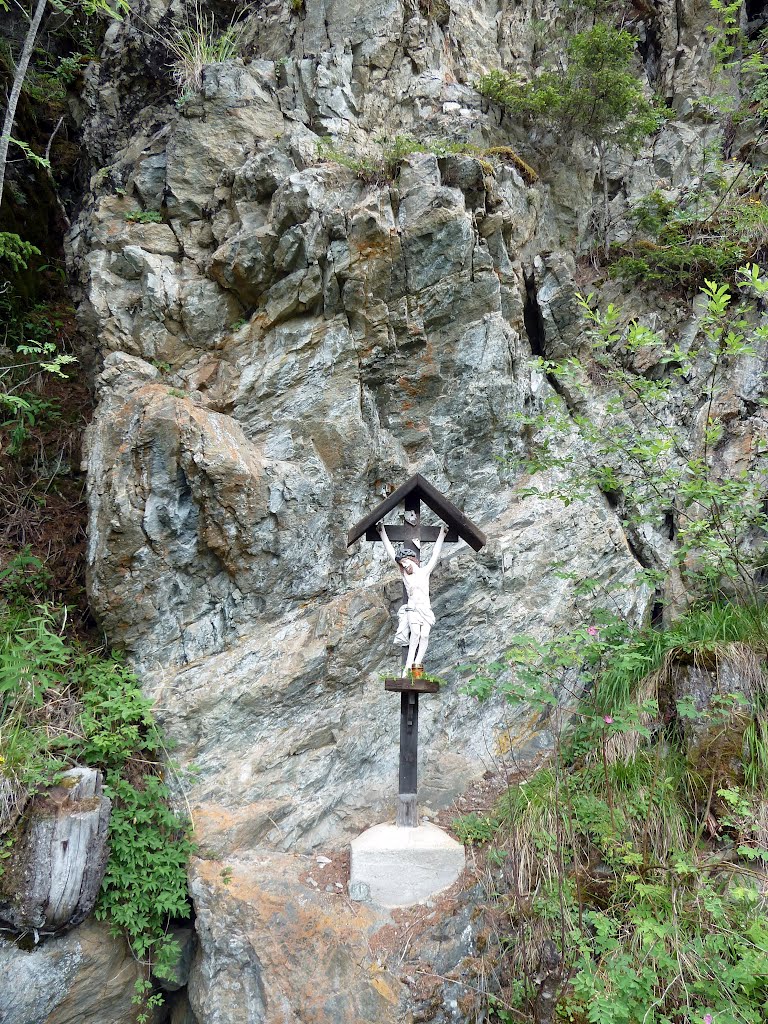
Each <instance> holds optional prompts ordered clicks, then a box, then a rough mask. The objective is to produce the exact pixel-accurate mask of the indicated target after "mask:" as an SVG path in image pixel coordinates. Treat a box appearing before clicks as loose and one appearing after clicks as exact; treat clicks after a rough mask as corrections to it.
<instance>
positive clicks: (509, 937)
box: [459, 603, 768, 1024]
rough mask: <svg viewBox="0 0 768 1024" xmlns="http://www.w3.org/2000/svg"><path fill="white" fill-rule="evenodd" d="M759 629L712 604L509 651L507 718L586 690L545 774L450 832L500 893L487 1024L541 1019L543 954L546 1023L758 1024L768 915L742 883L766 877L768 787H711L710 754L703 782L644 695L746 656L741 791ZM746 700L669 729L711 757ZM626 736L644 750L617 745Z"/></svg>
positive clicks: (760, 695) (758, 711) (759, 692)
mask: <svg viewBox="0 0 768 1024" xmlns="http://www.w3.org/2000/svg"><path fill="white" fill-rule="evenodd" d="M767 626H768V612H766V610H765V608H764V607H762V606H758V607H751V608H745V607H741V606H739V605H733V604H730V605H729V604H725V603H723V604H721V605H719V606H717V607H713V608H702V609H700V610H697V611H695V612H692V613H691V614H689V615H687V616H685V617H683V618H682V619H680V620H679V621H677V622H675V623H674V624H673V625H672V626H671V627H669V628H668V629H666V630H661V631H658V632H657V633H656V634H655V635H653V631H650V630H641V631H637V630H633V629H630V628H629V627H627V626H626V625H625V624H622V623H617V628H615V629H613V630H612V629H611V628H610V627H609V623H608V621H607V620H606V621H605V622H603V623H601V625H600V627H599V628H597V627H593V628H589V629H586V628H579V629H575V630H572V631H570V632H568V633H565V634H562V635H560V636H559V637H557V638H556V640H555V641H554V642H553V643H535V642H534V641H525V642H522V643H520V644H517V645H516V646H515V647H514V648H513V649H512V651H511V652H510V655H509V657H508V659H507V660H506V668H507V669H508V670H511V676H510V678H511V679H512V682H511V683H507V681H506V680H505V679H503V677H502V676H500V674H499V673H498V672H492V673H491V675H494V674H495V675H496V676H497V677H499V678H500V679H501V680H503V681H501V683H500V685H501V688H502V692H504V693H505V695H506V696H507V699H508V700H510V701H511V702H512V704H513V705H520V704H530V703H533V706H534V707H538V708H539V709H540V710H541V711H542V712H544V713H548V712H549V710H550V709H551V708H552V707H553V704H556V703H557V698H556V696H555V695H556V694H557V693H559V692H562V690H563V688H564V687H568V685H569V684H568V680H569V679H570V680H572V679H573V674H574V671H577V672H579V673H580V675H581V679H580V685H581V686H583V687H585V688H586V692H585V694H584V695H583V696H582V697H581V698H580V699H578V700H577V701H574V700H572V701H571V703H570V706H569V707H568V713H569V716H570V717H571V721H572V723H574V727H572V728H571V727H569V728H566V729H565V730H564V731H563V732H562V733H561V735H560V737H559V742H558V743H557V745H556V749H555V753H554V756H553V757H552V759H551V762H550V763H549V764H548V765H546V766H545V767H543V768H540V769H539V770H538V771H536V772H535V773H534V774H533V775H532V776H531V777H530V778H529V779H528V780H527V781H525V782H522V783H519V784H516V785H513V786H512V787H510V789H509V790H508V791H507V792H506V793H505V794H504V795H503V797H502V798H501V800H500V801H499V804H498V806H497V808H496V810H495V812H494V814H493V815H491V816H486V817H482V818H481V817H478V816H477V815H473V816H468V817H467V818H464V819H461V821H460V822H459V825H460V827H463V828H465V830H466V832H467V836H468V838H469V839H471V840H472V841H483V842H486V841H489V834H488V833H489V832H492V833H493V836H492V838H490V842H491V843H492V846H491V854H492V856H491V862H492V863H493V864H496V865H502V866H503V877H504V878H505V880H506V886H501V888H500V889H497V891H496V893H495V895H494V896H493V899H494V901H495V902H497V903H498V904H499V910H500V911H501V913H502V915H503V916H502V920H506V921H508V922H509V925H508V928H507V930H506V932H505V933H503V934H502V942H501V946H500V950H499V951H498V952H497V954H496V959H495V961H494V975H495V977H496V978H497V979H498V983H499V984H500V985H501V986H503V987H502V992H503V993H504V996H505V998H503V999H501V998H500V997H499V995H496V996H495V997H494V1003H493V1009H494V1011H495V1012H496V1014H497V1015H498V1014H499V1009H503V1011H504V1012H506V1013H507V1014H508V1015H509V1016H508V1018H507V1019H509V1020H519V1021H528V1020H533V1019H536V1020H538V1019H539V1016H538V1009H537V997H538V994H539V985H540V984H541V982H542V972H541V971H540V960H541V955H542V951H543V949H544V947H545V944H546V943H549V944H550V945H551V947H552V948H553V949H554V950H555V951H556V953H557V957H558V958H559V960H558V967H557V971H558V974H557V978H556V981H557V987H556V999H557V1015H556V1019H557V1020H561V1021H571V1022H579V1024H582V1022H584V1021H589V1022H594V1024H604V1022H614V1024H649V1022H650V1024H678V1022H682V1021H686V1022H687V1021H699V1022H701V1021H705V1020H706V1019H707V1015H709V1016H710V1017H711V1018H712V1020H713V1021H718V1022H719V1021H726V1022H728V1024H744V1022H748V1024H758V1022H761V1021H763V1020H764V1019H765V1012H766V1007H768V905H767V904H768V899H767V897H766V894H765V892H764V889H763V888H762V887H761V878H760V876H758V875H756V873H755V871H754V869H753V867H752V865H753V864H754V863H755V862H757V863H759V864H765V863H767V862H768V848H767V847H768V831H767V830H766V807H768V775H766V773H765V771H764V770H763V771H760V770H758V769H757V767H756V766H755V770H754V771H753V779H752V782H753V785H752V787H751V788H750V787H749V785H748V786H747V787H742V786H740V785H738V784H723V783H722V782H719V781H718V780H719V779H720V766H719V765H718V764H717V760H716V758H714V759H713V758H712V749H713V748H711V747H710V748H709V751H710V753H709V755H708V760H707V763H706V764H705V765H704V766H703V768H702V770H701V771H700V770H699V768H698V767H697V764H696V763H694V762H693V761H692V760H691V758H690V754H691V752H692V751H691V750H688V749H687V748H686V743H685V740H684V736H683V733H682V732H680V731H675V730H674V729H672V728H671V723H670V717H669V708H660V706H659V701H658V700H655V701H654V700H648V699H646V698H645V694H646V693H647V692H648V687H647V685H646V684H647V681H648V680H649V679H652V678H653V677H654V675H656V676H658V673H659V671H660V670H661V669H663V668H665V670H669V671H671V670H672V667H673V666H674V665H675V664H680V665H682V666H685V665H686V664H688V663H691V662H693V663H702V662H705V663H706V664H708V665H710V666H711V671H713V672H716V671H717V664H718V660H719V659H723V660H725V659H727V658H728V657H729V656H732V655H733V651H730V652H729V650H728V646H729V645H731V646H732V647H733V646H736V647H738V648H739V656H740V657H741V658H742V664H743V665H744V666H745V668H746V665H747V662H746V661H744V658H745V657H746V655H745V654H744V650H743V649H744V647H745V645H746V646H747V647H748V649H749V651H750V652H751V654H750V657H753V658H754V659H755V660H754V664H755V665H756V666H758V668H757V670H756V673H757V674H756V675H754V678H756V679H760V680H761V681H760V682H759V683H758V684H757V687H756V689H755V691H754V693H753V699H752V703H751V707H750V709H749V714H751V716H752V718H751V728H752V729H753V731H754V735H753V736H751V737H750V738H749V739H748V740H747V742H746V744H745V750H746V759H745V765H744V767H745V774H746V765H747V763H748V761H749V758H750V757H751V758H752V759H753V760H755V755H757V757H759V758H760V759H761V761H760V763H761V764H762V765H763V766H764V765H765V763H766V752H767V751H768V747H767V746H766V744H765V737H764V735H763V733H764V723H765V687H766V683H768V678H766V676H765V674H764V673H765V667H766V654H767V651H768V648H767V647H766V627H767ZM752 671H753V674H754V671H755V670H754V669H753V670H752ZM536 687H538V694H537V690H536ZM468 692H470V693H474V692H475V690H474V688H473V685H472V683H471V682H470V685H469V688H468ZM491 692H493V691H491ZM742 699H743V695H742V694H741V693H739V694H731V695H729V694H725V693H724V694H721V695H720V698H719V703H718V701H715V702H714V704H713V705H712V706H710V707H709V708H705V709H702V710H701V711H697V710H696V709H695V708H694V707H693V706H692V704H691V703H690V702H687V703H686V702H684V701H681V702H680V705H681V706H680V707H679V708H678V712H679V713H680V712H682V713H684V714H685V716H686V717H687V718H688V719H693V720H696V721H697V723H698V724H699V725H701V726H704V727H705V728H707V729H709V731H710V734H711V735H713V736H714V737H715V739H716V740H717V741H718V742H722V741H723V737H724V734H725V730H724V726H725V725H726V724H727V725H728V726H729V727H731V726H734V724H735V723H738V721H739V720H740V716H742V715H743V713H744V711H745V709H744V706H743V704H742ZM606 709H610V713H607V712H606ZM734 710H735V712H736V713H737V717H736V718H733V717H732V715H733V712H734ZM638 728H640V729H641V730H642V732H643V737H644V739H643V742H644V745H643V746H640V747H638V746H637V744H636V743H627V740H628V738H629V737H630V736H631V734H632V733H635V732H637V730H638ZM758 730H763V732H760V733H759V734H758ZM725 738H726V740H727V736H726V737H725ZM745 739H746V734H745ZM737 747H738V743H737ZM728 770H729V771H730V770H731V769H730V766H729V768H728ZM497 885H498V883H497ZM500 1019H503V1018H500Z"/></svg>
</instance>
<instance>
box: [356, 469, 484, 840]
mask: <svg viewBox="0 0 768 1024" xmlns="http://www.w3.org/2000/svg"><path fill="white" fill-rule="evenodd" d="M422 501H424V503H425V504H426V505H428V506H429V508H431V509H432V511H433V512H435V513H436V514H437V515H438V516H439V517H440V518H441V519H442V521H443V522H444V523H445V525H446V527H447V532H446V534H445V538H444V543H448V544H451V543H457V542H458V540H459V539H462V540H465V541H466V542H467V543H468V544H469V545H470V546H471V547H472V548H474V549H475V551H479V550H480V548H481V547H483V546H484V544H485V543H486V538H485V534H484V533H483V532H482V531H481V530H479V529H478V528H477V527H476V526H475V525H474V523H472V522H471V521H470V520H469V519H467V517H466V516H465V515H464V514H463V513H462V512H461V511H460V510H459V509H458V508H456V506H455V505H453V504H452V503H451V502H450V501H449V500H448V499H447V498H446V497H445V496H444V495H442V494H441V493H440V492H439V491H438V490H437V489H436V488H435V487H433V486H432V484H430V483H429V482H428V481H427V480H425V479H424V477H422V476H421V475H420V474H418V473H417V474H416V475H415V476H413V477H411V478H410V480H408V481H406V483H404V484H403V485H402V486H401V487H398V488H397V490H396V491H393V493H392V494H390V495H389V497H388V498H386V499H385V500H384V501H383V502H382V503H381V504H380V505H379V506H377V508H375V509H374V510H373V512H371V513H369V514H368V515H367V516H366V517H365V518H364V519H362V520H361V521H360V522H359V523H358V524H357V525H356V526H354V527H353V528H352V529H351V530H350V531H349V534H348V536H347V545H348V546H349V545H351V544H353V543H354V542H355V541H356V540H358V539H359V538H360V537H362V536H364V537H365V539H366V540H369V541H374V542H381V537H380V535H379V532H378V524H379V523H380V522H382V520H383V518H384V516H385V515H386V514H387V513H388V512H389V511H390V510H391V509H393V508H395V507H396V506H397V505H399V504H400V503H401V502H402V504H403V505H404V506H405V514H406V522H405V523H404V524H403V525H402V526H401V525H399V524H396V525H392V526H386V524H385V529H386V532H387V537H388V538H389V540H390V541H400V542H402V541H405V542H406V543H407V542H409V541H410V542H411V543H414V542H415V543H416V546H417V547H418V548H419V553H420V554H421V544H422V543H424V542H430V541H432V542H434V541H436V540H437V539H438V536H439V530H438V528H437V527H434V526H422V524H421V502H422ZM409 513H411V514H410V515H409ZM403 602H404V603H405V604H408V592H407V590H406V586H405V583H403ZM432 621H434V618H433V619H432ZM425 644H426V641H425ZM407 657H408V656H407V648H403V654H402V665H403V669H404V668H405V665H406V662H407ZM384 689H385V690H389V691H394V692H399V694H400V759H399V771H398V799H397V824H398V826H399V827H401V828H416V827H417V826H418V824H419V812H418V806H417V802H416V795H417V782H418V747H419V694H420V693H437V692H438V690H439V685H438V684H437V683H436V682H435V681H433V680H430V679H424V678H421V677H419V676H417V675H415V674H414V673H410V672H409V673H406V672H405V671H402V672H401V675H400V677H399V678H388V679H385V680H384Z"/></svg>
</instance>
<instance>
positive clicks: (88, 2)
mask: <svg viewBox="0 0 768 1024" xmlns="http://www.w3.org/2000/svg"><path fill="white" fill-rule="evenodd" d="M47 3H48V0H35V3H34V8H33V11H32V14H31V16H28V17H29V28H28V29H27V34H26V36H25V38H24V44H23V46H22V48H21V53H20V54H19V57H18V60H17V62H16V68H15V71H14V75H13V83H12V85H11V91H10V94H9V96H8V102H7V105H6V108H5V114H4V117H3V131H2V135H0V204H2V201H3V185H4V182H5V169H6V166H7V164H8V147H9V145H10V143H11V142H14V143H16V145H18V146H20V147H21V149H22V150H23V151H24V152H25V154H26V155H27V156H28V157H30V158H31V159H32V160H34V161H35V162H37V163H47V161H44V160H42V158H40V157H37V156H36V155H35V154H34V153H32V152H31V150H30V149H29V147H28V146H26V145H25V144H24V143H23V142H19V141H18V140H16V139H14V138H13V137H12V135H11V132H12V131H13V122H14V120H15V118H16V107H17V106H18V103H19V97H20V96H21V90H22V88H23V86H24V79H25V78H26V75H27V71H28V69H29V62H30V59H31V57H32V51H33V50H34V48H35V40H36V39H37V36H38V33H39V31H40V25H41V24H42V20H43V15H44V14H45V10H46V6H47ZM52 6H54V7H55V9H56V10H57V11H60V10H62V9H66V7H67V4H65V3H63V2H62V0H57V2H56V4H55V5H52ZM69 6H79V7H80V8H81V9H82V10H83V11H84V12H85V13H86V14H88V15H92V14H97V13H102V14H108V15H109V16H110V17H112V18H118V19H120V17H121V15H120V12H121V11H122V12H123V13H127V12H128V10H129V9H130V8H129V4H128V0H114V6H110V2H109V0H79V2H76V3H72V4H70V5H69ZM7 10H8V2H7V0H0V11H7ZM22 10H23V8H22Z"/></svg>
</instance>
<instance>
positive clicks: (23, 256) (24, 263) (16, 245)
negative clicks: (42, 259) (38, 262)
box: [0, 231, 40, 273]
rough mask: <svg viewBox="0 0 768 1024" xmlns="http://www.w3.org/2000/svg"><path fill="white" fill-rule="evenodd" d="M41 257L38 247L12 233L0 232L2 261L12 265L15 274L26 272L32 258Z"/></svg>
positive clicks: (0, 259)
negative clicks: (21, 271)
mask: <svg viewBox="0 0 768 1024" xmlns="http://www.w3.org/2000/svg"><path fill="white" fill-rule="evenodd" d="M39 255H40V250H39V249H38V248H37V246H36V245H32V243H31V242H25V241H24V240H23V239H22V238H20V237H19V235H16V234H14V233H13V232H12V231H0V261H4V262H5V263H8V264H10V267H11V270H12V271H14V273H18V271H20V270H26V269H27V267H28V266H29V261H30V260H31V259H32V257H33V256H39Z"/></svg>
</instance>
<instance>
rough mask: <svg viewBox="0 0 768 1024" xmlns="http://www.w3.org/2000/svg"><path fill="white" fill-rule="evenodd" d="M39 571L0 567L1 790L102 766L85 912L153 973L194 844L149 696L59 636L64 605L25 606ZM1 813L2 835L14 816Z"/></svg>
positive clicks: (182, 910)
mask: <svg viewBox="0 0 768 1024" xmlns="http://www.w3.org/2000/svg"><path fill="white" fill-rule="evenodd" d="M41 572H42V566H41V565H40V564H39V562H38V560H37V559H34V558H32V557H31V556H28V555H21V556H19V557H17V558H16V559H15V560H14V563H13V564H12V565H11V566H10V567H9V568H8V569H7V570H6V571H4V572H3V574H2V575H0V749H2V757H0V781H1V782H3V783H4V786H0V796H2V792H4V791H7V792H10V793H14V794H17V793H18V791H19V788H21V789H23V790H26V792H27V793H33V792H35V791H36V790H39V789H40V788H41V787H44V786H46V785H48V784H50V783H52V782H54V781H55V780H56V778H57V775H58V773H59V772H61V771H62V770H64V769H66V768H68V767H70V766H72V765H74V764H87V765H89V766H91V767H94V768H98V769H100V770H101V771H102V772H103V774H104V778H105V792H106V794H107V796H109V798H110V799H111V800H112V812H111V816H110V825H109V835H110V855H109V861H108V864H107V870H106V874H105V877H104V881H103V884H102V889H101V894H100V897H99V900H98V903H97V905H96V909H95V916H96V917H97V918H99V919H101V920H106V921H108V922H109V923H110V924H111V926H112V927H113V928H114V929H115V931H116V932H122V933H123V934H125V935H126V937H127V939H128V941H129V943H130V946H131V949H132V950H133V953H134V955H135V956H136V957H137V959H139V960H140V961H142V962H143V963H146V964H147V965H148V967H151V969H152V970H153V971H154V973H155V974H160V975H162V974H163V972H167V971H168V969H169V968H170V967H171V966H172V965H173V961H174V958H175V957H176V955H177V953H178V950H177V948H176V946H175V944H174V943H173V942H172V941H171V940H170V939H169V938H168V936H167V929H168V925H169V923H170V922H171V920H172V919H174V918H179V917H182V918H183V917H187V916H188V915H189V905H188V898H187V881H186V866H187V862H188V860H189V856H190V853H191V852H192V844H191V840H190V836H189V826H188V823H187V822H185V821H184V820H183V819H182V818H180V817H179V816H178V815H177V814H176V813H175V812H174V811H172V810H171V808H170V797H169V791H168V788H167V786H166V784H165V783H164V781H163V779H162V764H161V760H162V755H163V749H164V748H163V741H162V737H161V736H160V734H159V732H158V730H157V727H156V725H155V723H154V717H153V715H152V702H151V701H149V700H147V698H146V697H144V696H143V694H142V693H141V690H140V687H139V684H138V681H137V679H136V677H135V676H134V675H133V673H132V672H130V671H129V670H128V669H127V668H126V667H125V666H124V665H123V664H122V663H121V661H120V659H119V658H118V657H116V656H111V657H109V656H106V655H105V654H103V653H102V652H100V651H98V650H91V649H89V648H87V647H84V646H83V645H82V644H80V643H78V642H77V641H76V640H74V639H70V638H68V636H67V634H66V629H65V627H66V616H65V613H63V612H61V611H55V610H54V609H52V608H50V607H49V606H46V605H34V604H30V603H29V601H28V598H27V594H28V593H29V590H30V587H32V588H33V589H34V590H36V589H37V587H38V586H39V583H40V580H39V574H40V573H41ZM3 810H4V806H3V804H2V802H0V833H2V832H3V831H5V830H6V829H7V828H8V827H9V826H10V825H12V820H11V821H10V822H9V821H8V820H6V821H3V820H2V819H3ZM12 810H13V808H12V806H11V804H10V802H8V805H7V806H5V812H6V813H7V814H10V812H11V811H12ZM144 994H145V995H146V993H144ZM152 998H154V997H152ZM142 1001H144V1002H146V1000H144V999H143V1000H142ZM155 1001H156V1000H155Z"/></svg>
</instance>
